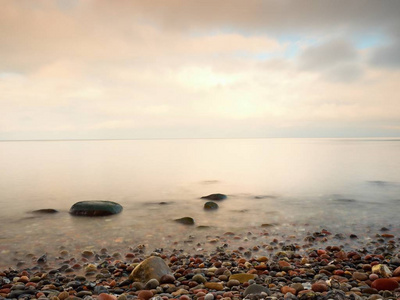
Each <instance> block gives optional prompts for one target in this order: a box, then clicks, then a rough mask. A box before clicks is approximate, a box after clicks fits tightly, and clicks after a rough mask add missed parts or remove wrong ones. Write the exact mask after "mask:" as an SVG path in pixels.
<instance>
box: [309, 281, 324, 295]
mask: <svg viewBox="0 0 400 300" xmlns="http://www.w3.org/2000/svg"><path fill="white" fill-rule="evenodd" d="M311 289H312V290H313V291H314V292H318V293H323V292H326V291H327V290H328V286H327V285H326V284H324V283H319V282H316V283H314V284H313V285H312V286H311Z"/></svg>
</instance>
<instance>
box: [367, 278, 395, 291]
mask: <svg viewBox="0 0 400 300" xmlns="http://www.w3.org/2000/svg"><path fill="white" fill-rule="evenodd" d="M371 287H372V288H374V289H377V290H378V291H385V290H388V291H393V290H395V289H397V288H398V287H399V283H398V282H397V281H396V280H393V279H389V278H380V279H376V280H375V281H374V282H372V284H371Z"/></svg>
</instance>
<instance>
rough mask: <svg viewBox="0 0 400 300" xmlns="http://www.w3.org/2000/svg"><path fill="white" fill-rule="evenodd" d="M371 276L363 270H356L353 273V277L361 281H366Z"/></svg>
mask: <svg viewBox="0 0 400 300" xmlns="http://www.w3.org/2000/svg"><path fill="white" fill-rule="evenodd" d="M368 278H369V276H368V274H366V273H362V272H354V273H353V279H355V280H359V281H365V280H368Z"/></svg>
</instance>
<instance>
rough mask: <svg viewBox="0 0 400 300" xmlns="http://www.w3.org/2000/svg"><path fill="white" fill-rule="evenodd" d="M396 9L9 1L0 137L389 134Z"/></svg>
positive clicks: (1, 14)
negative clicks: (375, 39) (369, 40)
mask: <svg viewBox="0 0 400 300" xmlns="http://www.w3.org/2000/svg"><path fill="white" fill-rule="evenodd" d="M399 9H400V2H398V1H390V0H389V1H385V4H384V5H382V3H380V2H376V1H364V2H363V5H360V2H356V1H354V2H353V1H352V2H348V1H342V0H338V1H334V2H333V1H332V2H327V1H326V2H325V1H323V2H322V1H311V0H305V1H272V0H271V1H261V0H259V1H258V0H257V1H246V2H244V1H238V0H233V1H177V0H171V1H161V0H153V1H126V0H121V1H106V0H96V1H79V0H74V1H71V2H69V4H68V5H66V4H65V1H40V0H39V1H34V2H31V1H9V0H7V1H5V2H4V3H3V6H2V10H0V41H1V45H2V46H1V48H0V91H2V92H1V94H0V105H1V107H2V111H3V116H2V118H1V120H0V138H3V139H9V138H17V139H18V138H33V139H34V138H146V137H149V138H153V137H260V136H324V135H330V136H331V135H335V136H340V135H343V136H348V135H356V136H362V135H368V133H369V132H374V134H376V135H399V134H400V132H399V130H398V128H399V126H400V111H399V110H398V109H397V107H398V105H399V103H398V100H397V99H398V97H397V95H396V89H397V88H396V86H397V84H398V82H399V79H400V70H399V67H400V61H399V56H398V54H397V53H398V51H397V50H398V48H399V45H400V43H399V40H400V39H399V38H398V35H396V32H397V31H396V30H395V28H398V26H399V23H400V21H399V20H398V11H400V10H399ZM371 33H373V34H374V35H376V36H381V37H382V39H378V42H377V43H372V44H368V43H366V42H365V43H364V44H365V45H368V46H363V47H359V44H360V39H361V40H362V39H363V38H364V37H365V39H367V38H368V37H369V36H370V35H371ZM381 41H384V42H381ZM289 52H290V55H288V53H289ZM346 126H347V127H346Z"/></svg>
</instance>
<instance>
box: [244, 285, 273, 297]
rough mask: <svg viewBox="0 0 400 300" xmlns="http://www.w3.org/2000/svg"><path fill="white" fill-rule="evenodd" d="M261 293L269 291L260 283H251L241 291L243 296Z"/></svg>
mask: <svg viewBox="0 0 400 300" xmlns="http://www.w3.org/2000/svg"><path fill="white" fill-rule="evenodd" d="M261 293H266V294H269V293H270V291H269V289H268V288H266V287H265V286H262V285H260V284H252V285H249V286H248V287H247V288H246V289H245V290H244V292H243V296H245V297H246V296H247V295H251V294H261Z"/></svg>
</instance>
